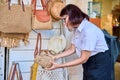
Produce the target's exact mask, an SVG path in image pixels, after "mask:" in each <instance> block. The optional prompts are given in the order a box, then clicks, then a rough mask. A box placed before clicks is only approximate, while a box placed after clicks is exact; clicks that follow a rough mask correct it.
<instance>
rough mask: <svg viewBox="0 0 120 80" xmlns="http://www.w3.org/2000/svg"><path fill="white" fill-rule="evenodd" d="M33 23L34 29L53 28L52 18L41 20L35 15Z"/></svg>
mask: <svg viewBox="0 0 120 80" xmlns="http://www.w3.org/2000/svg"><path fill="white" fill-rule="evenodd" d="M32 23H33V24H32V29H33V30H50V29H52V28H53V26H52V20H51V18H50V20H49V21H47V22H40V21H38V20H37V19H36V17H33V20H32Z"/></svg>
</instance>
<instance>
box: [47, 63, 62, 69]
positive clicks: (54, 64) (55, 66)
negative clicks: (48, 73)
mask: <svg viewBox="0 0 120 80" xmlns="http://www.w3.org/2000/svg"><path fill="white" fill-rule="evenodd" d="M51 63H52V64H53V65H52V67H50V68H45V69H46V70H54V69H57V68H60V64H58V63H55V62H51Z"/></svg>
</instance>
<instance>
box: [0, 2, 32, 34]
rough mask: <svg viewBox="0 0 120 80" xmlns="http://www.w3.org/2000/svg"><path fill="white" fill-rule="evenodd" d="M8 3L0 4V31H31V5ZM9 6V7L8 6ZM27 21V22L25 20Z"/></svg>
mask: <svg viewBox="0 0 120 80" xmlns="http://www.w3.org/2000/svg"><path fill="white" fill-rule="evenodd" d="M18 2H19V3H18V5H17V4H13V5H12V6H11V5H10V0H8V3H9V5H8V4H7V3H5V4H2V5H0V31H1V32H4V33H28V32H30V31H31V26H32V24H31V23H32V22H31V18H32V13H31V12H32V11H31V5H24V3H23V0H22V4H21V3H20V0H18ZM8 6H9V7H8ZM26 21H27V22H26Z"/></svg>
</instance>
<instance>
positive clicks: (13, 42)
mask: <svg viewBox="0 0 120 80" xmlns="http://www.w3.org/2000/svg"><path fill="white" fill-rule="evenodd" d="M0 37H1V45H0V46H2V47H7V48H14V47H18V46H19V45H20V41H21V40H22V41H23V42H24V45H27V44H28V43H29V41H28V37H29V33H3V32H1V35H0Z"/></svg>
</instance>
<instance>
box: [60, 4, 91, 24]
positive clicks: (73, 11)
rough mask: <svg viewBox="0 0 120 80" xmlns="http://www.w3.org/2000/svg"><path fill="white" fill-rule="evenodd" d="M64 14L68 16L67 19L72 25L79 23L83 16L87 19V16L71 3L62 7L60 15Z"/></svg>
mask: <svg viewBox="0 0 120 80" xmlns="http://www.w3.org/2000/svg"><path fill="white" fill-rule="evenodd" d="M64 15H68V16H69V21H70V24H72V25H76V24H80V23H81V22H82V20H83V19H84V18H86V19H87V20H89V16H88V15H87V14H85V13H84V12H82V11H81V10H80V9H79V8H78V7H77V6H75V5H73V4H68V5H66V6H65V7H64V8H63V9H62V11H61V13H60V16H61V17H62V16H64Z"/></svg>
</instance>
